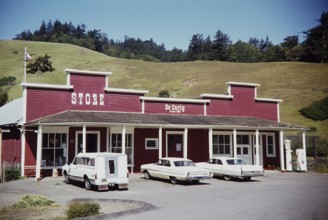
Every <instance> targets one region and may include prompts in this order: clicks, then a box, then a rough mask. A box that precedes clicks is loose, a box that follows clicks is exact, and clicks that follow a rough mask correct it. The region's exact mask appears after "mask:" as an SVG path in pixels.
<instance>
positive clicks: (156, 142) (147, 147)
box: [145, 138, 158, 150]
mask: <svg viewBox="0 0 328 220" xmlns="http://www.w3.org/2000/svg"><path fill="white" fill-rule="evenodd" d="M149 141H155V147H150V146H149V145H148V143H149ZM145 149H146V150H158V138H146V139H145Z"/></svg>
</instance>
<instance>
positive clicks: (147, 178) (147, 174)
mask: <svg viewBox="0 0 328 220" xmlns="http://www.w3.org/2000/svg"><path fill="white" fill-rule="evenodd" d="M143 174H144V178H145V179H146V180H149V179H150V174H149V172H148V171H147V170H145V171H144V172H143Z"/></svg>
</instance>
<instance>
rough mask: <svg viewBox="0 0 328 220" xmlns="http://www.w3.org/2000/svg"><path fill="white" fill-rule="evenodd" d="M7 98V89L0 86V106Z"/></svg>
mask: <svg viewBox="0 0 328 220" xmlns="http://www.w3.org/2000/svg"><path fill="white" fill-rule="evenodd" d="M8 98H9V96H8V93H7V90H4V89H2V88H0V107H1V106H3V105H4V104H6V103H7V101H8Z"/></svg>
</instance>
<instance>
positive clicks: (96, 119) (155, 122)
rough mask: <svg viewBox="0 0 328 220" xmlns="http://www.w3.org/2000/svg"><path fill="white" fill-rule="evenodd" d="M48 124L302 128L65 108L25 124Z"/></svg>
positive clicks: (240, 120)
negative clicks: (65, 109)
mask: <svg viewBox="0 0 328 220" xmlns="http://www.w3.org/2000/svg"><path fill="white" fill-rule="evenodd" d="M37 124H42V125H52V126H82V125H83V124H85V125H88V126H115V125H116V126H118V125H121V126H122V125H126V126H135V127H174V128H221V129H233V128H236V129H245V130H254V129H255V130H256V129H259V130H305V128H304V127H301V126H297V125H292V124H287V123H280V122H276V121H271V120H267V119H261V118H256V117H235V116H204V115H172V114H142V113H122V112H97V111H76V110H68V111H64V112H61V113H57V114H54V115H50V116H47V117H44V118H40V119H36V120H33V121H30V122H28V123H26V124H25V125H26V126H30V125H37Z"/></svg>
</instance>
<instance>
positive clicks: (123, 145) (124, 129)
mask: <svg viewBox="0 0 328 220" xmlns="http://www.w3.org/2000/svg"><path fill="white" fill-rule="evenodd" d="M125 134H126V127H125V125H123V128H122V154H125Z"/></svg>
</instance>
